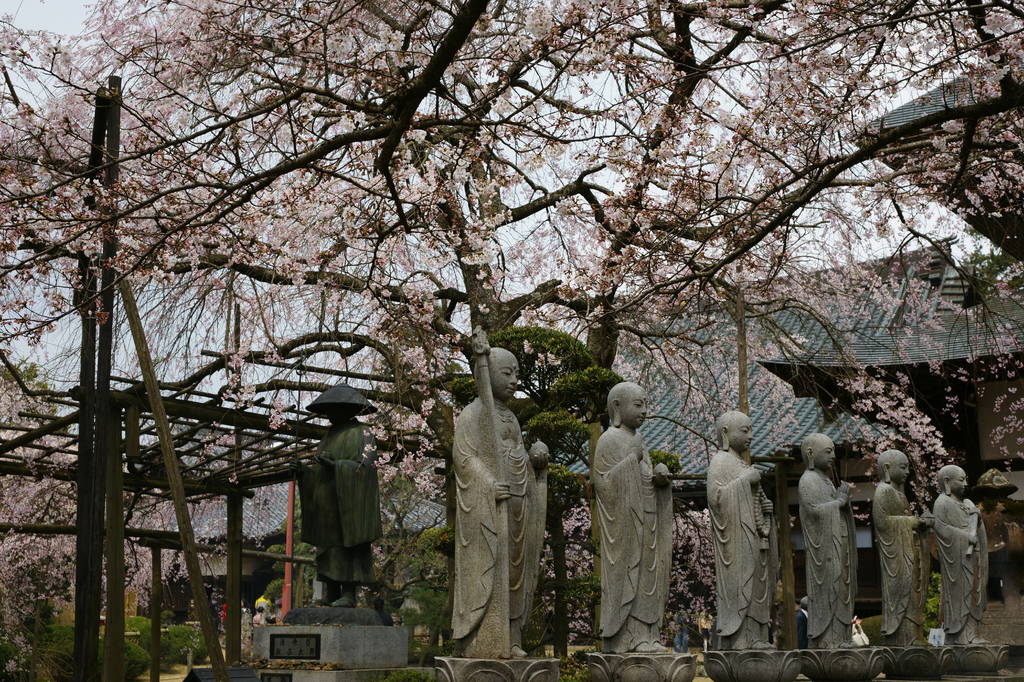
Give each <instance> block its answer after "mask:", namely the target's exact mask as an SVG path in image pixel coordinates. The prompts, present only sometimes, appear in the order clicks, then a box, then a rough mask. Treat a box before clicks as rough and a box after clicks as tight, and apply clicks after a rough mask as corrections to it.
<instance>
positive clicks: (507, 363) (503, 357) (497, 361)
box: [487, 346, 519, 369]
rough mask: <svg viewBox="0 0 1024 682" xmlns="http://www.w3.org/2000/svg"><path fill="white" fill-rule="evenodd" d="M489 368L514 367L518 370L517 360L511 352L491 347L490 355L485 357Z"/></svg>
mask: <svg viewBox="0 0 1024 682" xmlns="http://www.w3.org/2000/svg"><path fill="white" fill-rule="evenodd" d="M487 360H488V363H489V364H490V366H491V367H515V368H516V369H518V368H519V360H517V359H516V356H515V355H513V354H512V351H510V350H508V349H505V348H498V347H496V346H495V347H493V348H491V353H490V355H488V356H487Z"/></svg>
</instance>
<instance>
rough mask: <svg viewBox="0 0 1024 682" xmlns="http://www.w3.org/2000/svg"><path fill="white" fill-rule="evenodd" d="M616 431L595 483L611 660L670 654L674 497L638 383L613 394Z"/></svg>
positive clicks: (605, 439) (604, 634) (605, 440)
mask: <svg viewBox="0 0 1024 682" xmlns="http://www.w3.org/2000/svg"><path fill="white" fill-rule="evenodd" d="M608 416H609V420H610V426H609V428H608V430H607V431H605V432H604V433H603V434H601V437H600V439H598V441H597V449H596V451H595V454H594V468H593V470H592V471H591V474H590V477H591V481H592V482H593V484H594V489H595V491H596V493H597V505H596V508H595V509H596V513H597V514H598V515H599V518H600V521H599V525H600V528H601V638H602V642H603V645H602V651H604V652H605V653H629V652H643V653H666V652H668V651H669V649H667V648H666V647H664V646H662V645H661V644H660V643H659V640H660V630H661V621H662V617H663V616H664V613H665V601H666V600H667V599H668V586H669V578H670V575H669V574H670V571H671V562H672V489H671V487H670V480H669V471H668V469H667V468H666V467H665V465H664V464H658V465H657V466H652V463H651V456H650V454H649V453H648V451H647V448H646V447H645V446H644V442H643V439H642V438H641V437H640V435H639V434H637V432H636V430H637V428H639V427H640V425H641V424H643V422H644V419H646V417H647V394H646V393H645V392H644V390H643V389H642V388H641V387H640V386H638V385H637V384H634V383H632V382H628V381H624V382H622V383H619V384H616V385H615V386H614V387H613V388H612V389H611V391H609V393H608Z"/></svg>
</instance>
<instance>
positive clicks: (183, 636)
mask: <svg viewBox="0 0 1024 682" xmlns="http://www.w3.org/2000/svg"><path fill="white" fill-rule="evenodd" d="M164 642H166V643H167V647H168V648H167V649H166V650H165V649H164ZM189 649H192V652H193V654H192V662H193V663H202V662H203V661H205V660H206V642H204V641H203V636H202V634H201V633H200V632H199V630H197V629H196V628H194V627H192V626H191V625H172V626H170V627H169V628H167V632H165V633H163V637H161V640H160V659H161V660H160V665H161V666H163V665H165V664H166V663H170V664H171V665H173V664H174V663H187V662H188V650H189ZM164 651H167V652H168V653H167V659H166V660H165V659H164Z"/></svg>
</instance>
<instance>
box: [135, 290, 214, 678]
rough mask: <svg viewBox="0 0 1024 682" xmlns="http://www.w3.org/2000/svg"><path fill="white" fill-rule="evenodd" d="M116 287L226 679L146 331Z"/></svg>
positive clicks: (196, 595) (191, 571) (209, 637)
mask: <svg viewBox="0 0 1024 682" xmlns="http://www.w3.org/2000/svg"><path fill="white" fill-rule="evenodd" d="M118 288H119V289H120V291H121V299H122V301H123V302H124V309H125V314H126V317H127V318H128V326H129V327H130V328H131V332H132V339H133V340H134V341H135V354H136V356H137V358H138V361H139V368H140V369H141V370H142V378H143V380H144V381H145V384H146V393H147V394H148V395H149V396H151V397H152V398H153V399H152V400H151V401H150V402H151V403H152V404H151V406H150V407H151V409H152V411H153V412H152V414H153V421H154V422H155V423H156V428H157V433H158V435H159V439H160V444H161V450H162V451H163V460H164V468H165V469H166V470H167V481H168V483H170V488H171V495H172V497H173V501H174V515H175V517H176V518H177V521H178V529H179V531H180V533H181V546H182V554H183V555H184V559H185V566H186V568H187V570H188V579H189V585H190V586H191V588H192V599H193V600H194V601H195V606H196V613H197V615H198V616H199V624H200V627H201V629H202V632H203V639H204V640H206V649H207V653H208V655H209V657H210V666H211V668H213V676H214V678H215V679H216V680H217V682H228V671H227V667H226V666H225V665H224V652H223V651H221V648H220V640H219V638H218V637H217V627H216V625H214V622H213V617H212V615H211V614H210V609H209V608H208V603H207V597H206V589H205V588H204V587H203V572H202V569H201V568H200V566H199V554H198V552H197V551H196V539H195V534H194V533H193V532H192V519H190V518H189V515H188V507H187V505H186V497H185V484H184V482H183V481H182V478H181V472H180V471H179V470H178V459H177V457H175V455H174V446H173V442H174V437H173V436H172V434H171V427H170V424H169V423H168V421H167V413H166V411H165V410H164V404H163V400H161V399H160V387H159V386H158V385H157V379H156V368H155V367H154V365H153V359H152V357H151V356H150V353H149V343H148V342H147V341H146V333H145V330H144V329H143V327H142V319H141V317H140V316H139V307H138V304H137V303H136V302H135V294H134V292H133V291H132V288H131V285H130V284H129V283H128V280H126V279H122V280H121V281H120V283H119V285H118Z"/></svg>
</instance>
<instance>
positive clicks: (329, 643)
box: [253, 625, 409, 669]
mask: <svg viewBox="0 0 1024 682" xmlns="http://www.w3.org/2000/svg"><path fill="white" fill-rule="evenodd" d="M253 654H254V655H255V656H256V658H258V659H264V660H267V661H270V662H271V663H272V662H274V661H302V662H309V663H310V664H311V665H310V667H311V668H312V667H314V665H315V664H317V663H330V664H331V667H336V668H344V669H361V668H404V667H405V666H406V665H407V664H408V662H409V630H408V628H404V627H387V626H384V625H263V626H259V627H255V628H253Z"/></svg>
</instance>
